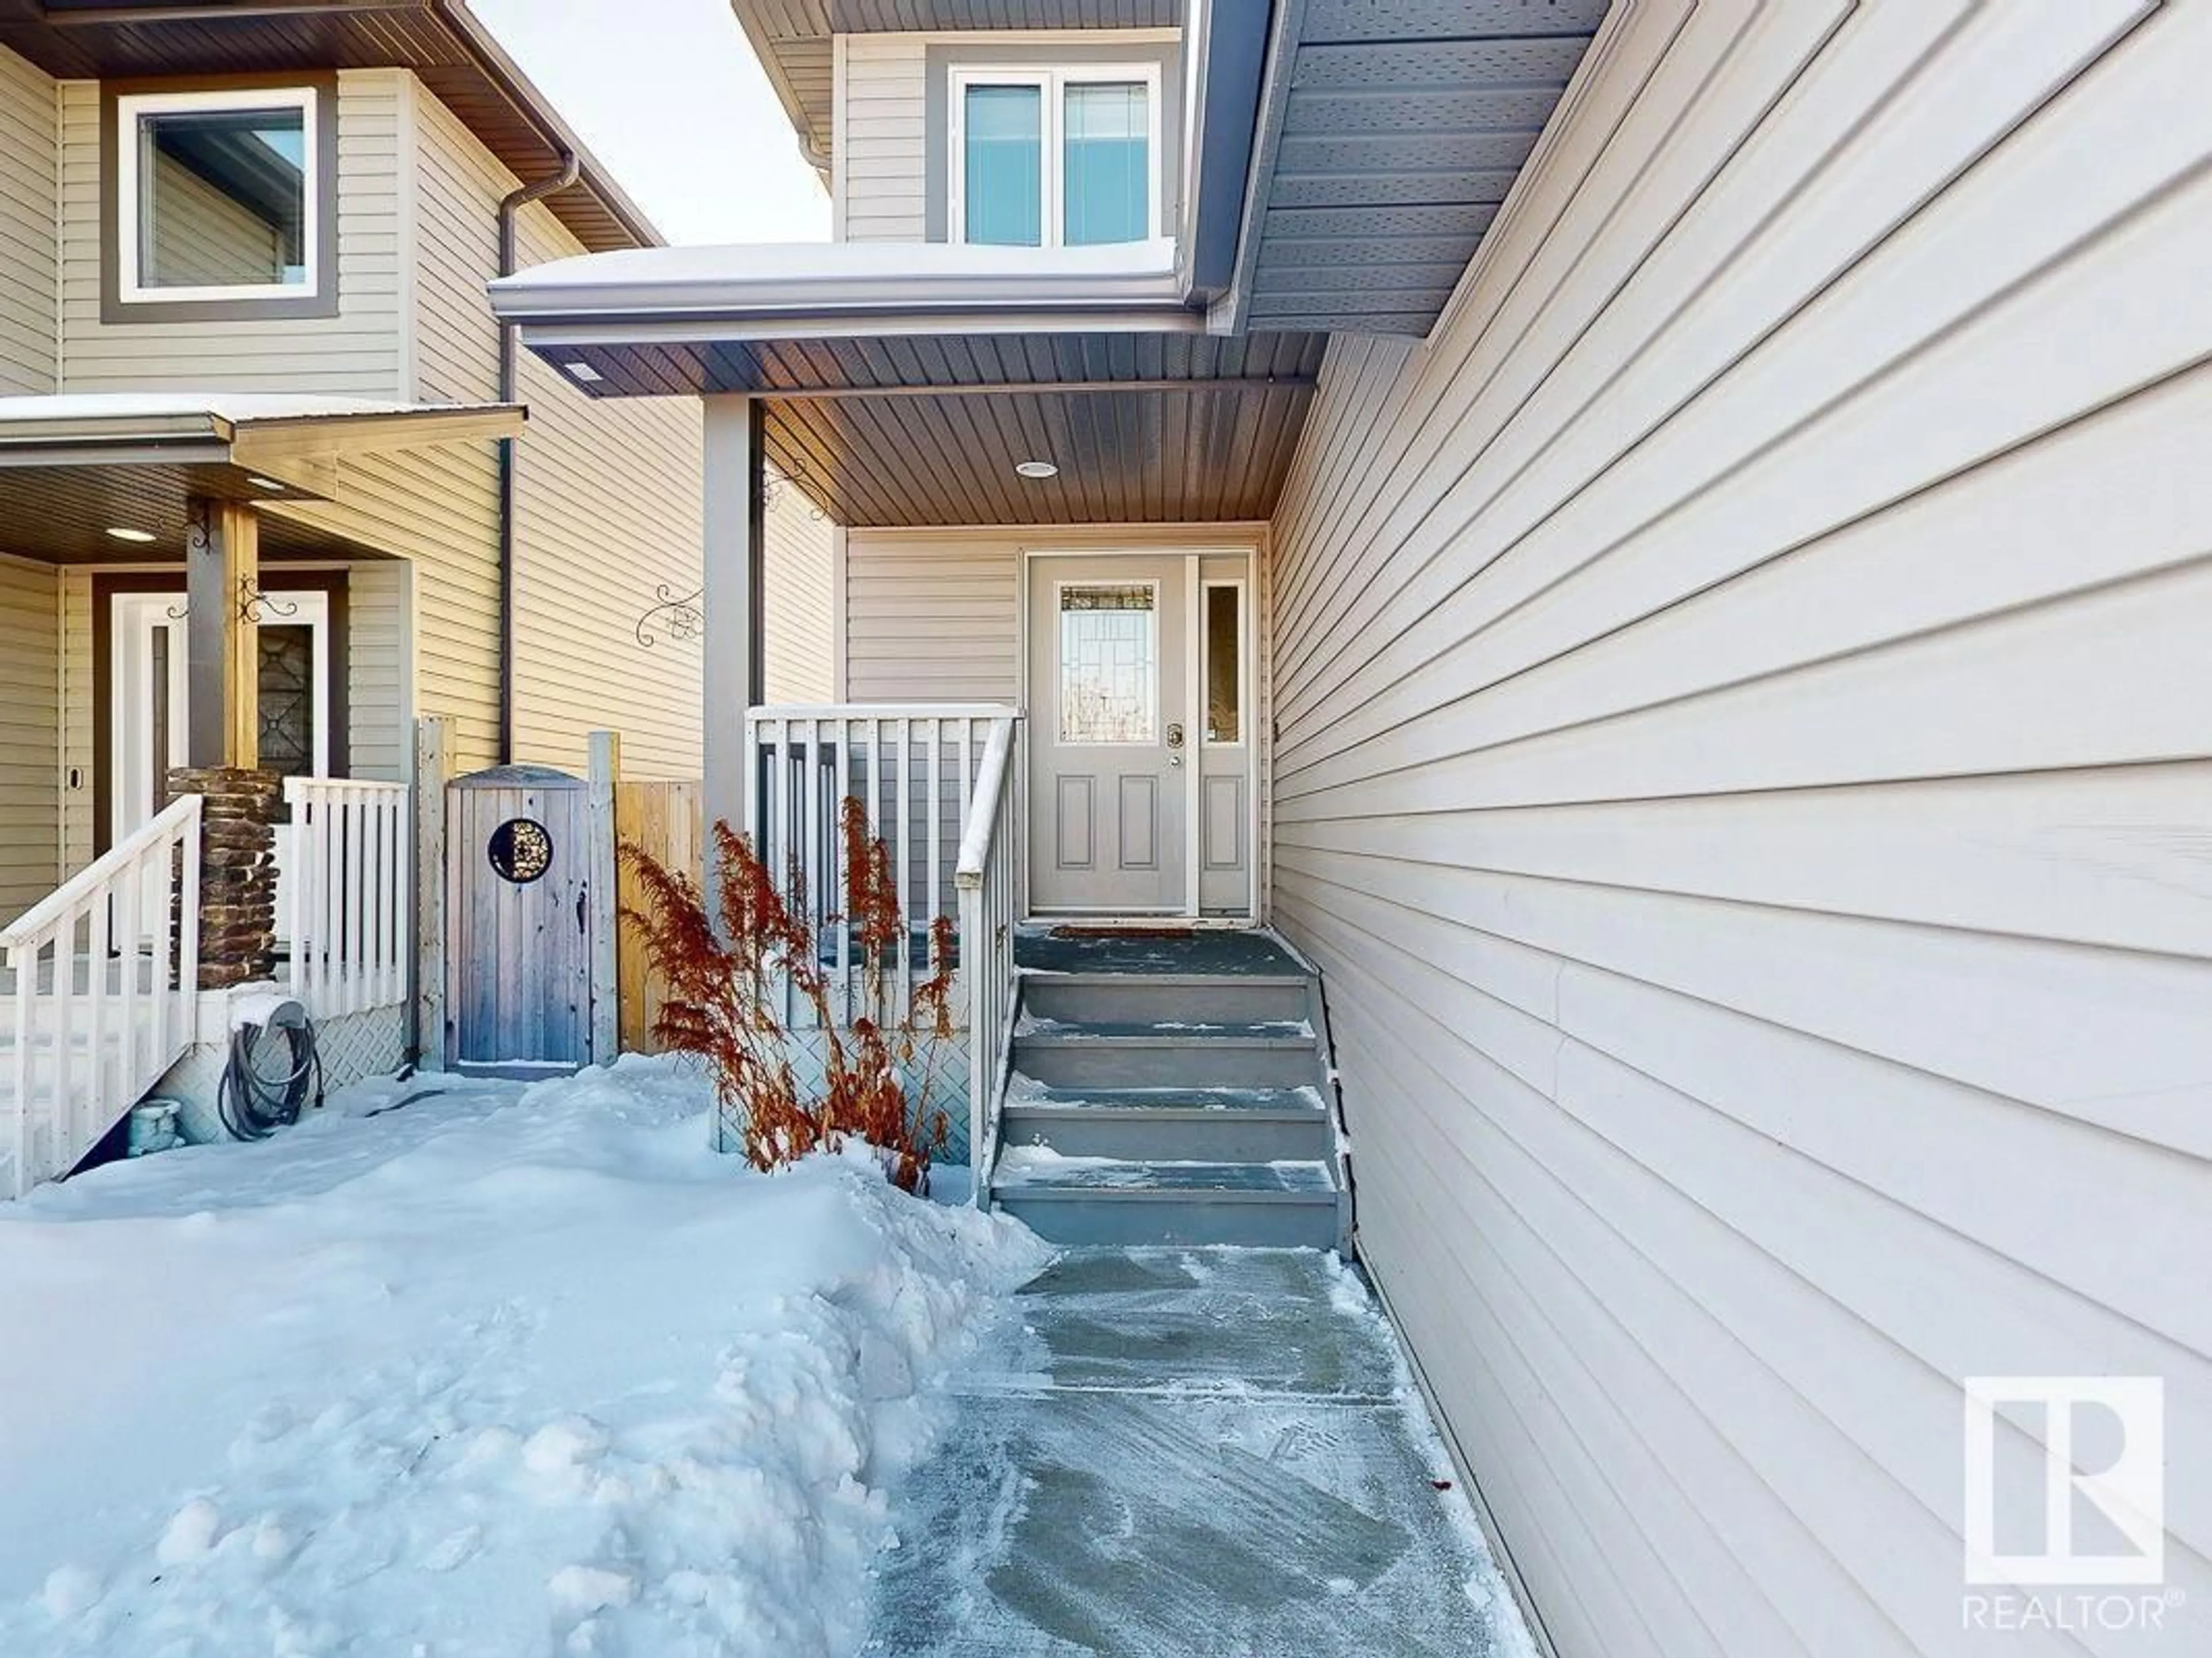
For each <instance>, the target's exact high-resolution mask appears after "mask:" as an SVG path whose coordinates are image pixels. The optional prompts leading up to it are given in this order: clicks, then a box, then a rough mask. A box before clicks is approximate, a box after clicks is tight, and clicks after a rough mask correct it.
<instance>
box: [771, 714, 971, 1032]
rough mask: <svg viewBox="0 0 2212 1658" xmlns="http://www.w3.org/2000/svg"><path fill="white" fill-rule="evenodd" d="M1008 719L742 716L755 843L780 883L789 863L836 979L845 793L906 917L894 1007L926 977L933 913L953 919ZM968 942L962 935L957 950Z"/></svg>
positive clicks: (851, 960)
mask: <svg viewBox="0 0 2212 1658" xmlns="http://www.w3.org/2000/svg"><path fill="white" fill-rule="evenodd" d="M1013 718H1014V710H1013V709H1012V708H1000V707H997V706H995V705H993V704H988V703H953V704H945V705H939V706H931V707H912V708H909V707H906V706H903V705H888V704H868V703H851V704H842V705H832V706H824V707H819V708H755V709H753V710H752V711H751V712H750V714H748V715H747V716H746V720H745V730H746V756H745V759H746V767H747V770H746V775H747V776H748V777H749V778H750V780H751V782H752V801H753V808H752V817H753V821H752V823H751V824H750V826H749V827H750V829H751V831H752V835H753V844H754V846H755V847H757V848H759V850H760V853H761V855H762V857H763V859H764V860H765V862H766V863H767V865H768V867H769V871H770V872H772V873H773V874H774V875H775V878H776V879H777V881H778V882H779V883H780V884H781V883H786V882H787V873H788V872H790V871H792V870H793V869H796V870H797V871H798V872H799V874H800V876H801V877H802V878H803V880H804V883H805V892H806V904H807V909H808V912H809V915H808V919H809V920H811V921H812V922H813V923H814V926H815V932H816V936H817V939H818V940H819V941H820V944H821V947H822V950H823V962H824V964H825V965H828V966H831V967H834V968H836V969H837V972H836V975H835V977H836V981H837V982H838V983H840V984H841V985H842V984H843V983H846V982H848V970H849V969H851V968H852V967H854V965H856V959H855V957H854V950H853V944H852V940H851V938H850V937H849V936H848V928H847V926H846V925H845V919H844V917H843V915H842V914H841V912H842V910H843V908H845V876H846V871H845V866H844V848H843V844H842V839H841V837H840V835H839V833H838V814H839V812H840V811H841V810H842V805H843V803H844V801H845V800H847V799H856V800H858V801H860V804H861V805H863V806H865V807H866V809H867V814H868V823H869V826H870V830H871V833H872V835H875V836H876V837H878V839H880V840H882V841H884V844H885V846H886V847H888V848H889V849H890V865H891V878H892V879H893V881H894V882H895V883H896V885H897V888H898V894H899V907H900V908H901V910H902V912H903V913H904V914H905V916H906V921H907V926H906V935H905V937H904V938H902V939H901V940H900V941H899V958H898V962H897V966H896V972H895V973H893V974H892V975H891V979H892V986H891V988H892V991H893V993H894V999H893V1007H894V1008H895V1009H896V1010H903V1009H904V1008H905V1007H906V1006H907V1005H908V997H909V996H910V995H911V993H912V990H913V987H914V986H915V984H916V983H917V982H918V981H921V980H922V979H924V978H927V976H928V975H929V971H930V963H929V934H930V927H931V924H932V923H933V921H934V920H936V919H937V918H938V917H939V916H942V917H945V918H946V919H948V920H951V921H952V922H954V923H955V925H956V926H957V923H958V921H959V920H960V914H959V907H958V904H957V898H956V895H955V889H954V884H953V872H954V868H955V866H956V865H957V864H958V862H959V859H960V849H961V846H962V844H963V841H965V840H966V839H967V836H968V832H969V826H970V823H971V820H972V814H973V811H974V804H973V803H974V801H975V790H976V784H977V782H978V780H979V772H980V769H981V766H982V763H983V757H984V753H985V750H986V747H987V744H988V741H989V739H990V738H991V735H992V733H993V732H994V730H995V729H996V728H997V727H998V726H1000V725H1002V724H1003V725H1006V726H1011V724H1012V720H1013ZM966 947H967V941H966V940H965V938H963V939H961V940H960V942H959V949H960V950H961V951H962V952H963V954H964V952H965V950H966ZM963 965H964V963H963Z"/></svg>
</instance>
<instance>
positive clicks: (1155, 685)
mask: <svg viewBox="0 0 2212 1658" xmlns="http://www.w3.org/2000/svg"><path fill="white" fill-rule="evenodd" d="M1190 588H1191V569H1190V564H1189V562H1188V559H1187V558H1186V557H1185V556H1182V555H1179V554H1175V555H1168V556H1161V557H1109V558H1060V557H1050V558H1038V559H1036V560H1035V561H1033V562H1032V564H1031V568H1030V629H1029V635H1030V698H1029V703H1030V706H1029V725H1030V908H1032V909H1035V910H1036V911H1038V912H1040V913H1051V912H1060V913H1068V912H1089V913H1091V914H1112V915H1146V914H1183V913H1185V911H1186V910H1187V909H1188V907H1189V902H1190V893H1189V890H1188V889H1189V879H1188V877H1189V858H1188V827H1189V821H1190V820H1189V811H1190V794H1191V786H1190V778H1191V769H1192V768H1191V766H1190V764H1189V761H1190V756H1191V754H1192V751H1193V747H1194V744H1193V741H1192V731H1193V714H1192V709H1191V701H1192V698H1191V692H1192V689H1193V687H1192V683H1191V677H1190V673H1189V665H1188V657H1189V648H1188V647H1189V643H1190V636H1189V633H1188V628H1189V625H1190V616H1189V592H1190Z"/></svg>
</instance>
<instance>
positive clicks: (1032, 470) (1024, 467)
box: [1014, 460, 1060, 478]
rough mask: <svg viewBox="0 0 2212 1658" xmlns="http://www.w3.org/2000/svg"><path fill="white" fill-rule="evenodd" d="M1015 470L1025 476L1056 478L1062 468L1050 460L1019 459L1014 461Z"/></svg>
mask: <svg viewBox="0 0 2212 1658" xmlns="http://www.w3.org/2000/svg"><path fill="white" fill-rule="evenodd" d="M1014 471H1017V472H1019V473H1020V474H1021V475H1022V476H1023V477H1025V478H1056V477H1059V476H1060V468H1059V467H1057V466H1055V465H1053V464H1052V463H1051V462H1050V461H1048V460H1018V461H1016V462H1015V463H1014Z"/></svg>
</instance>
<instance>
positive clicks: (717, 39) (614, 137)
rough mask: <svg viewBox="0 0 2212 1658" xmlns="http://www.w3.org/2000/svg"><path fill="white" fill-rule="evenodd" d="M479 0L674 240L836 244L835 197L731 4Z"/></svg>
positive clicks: (526, 66) (529, 69)
mask: <svg viewBox="0 0 2212 1658" xmlns="http://www.w3.org/2000/svg"><path fill="white" fill-rule="evenodd" d="M469 9H471V11H472V12H474V13H475V14H476V15H477V18H479V19H480V20H481V21H483V24H484V25H485V27H488V28H489V29H490V30H491V32H492V33H493V34H495V36H497V37H498V39H499V42H500V44H501V46H505V47H506V48H507V52H508V53H509V54H510V55H511V56H512V57H513V58H514V60H515V62H516V63H518V64H520V65H521V66H522V70H523V73H524V74H526V75H527V76H529V77H530V78H531V79H532V81H534V82H537V84H538V90H539V91H541V92H543V93H544V94H545V95H546V97H547V98H549V99H550V100H552V103H553V106H554V107H555V108H556V109H557V110H559V111H560V112H561V114H562V118H564V119H565V120H566V121H567V122H568V125H569V126H570V128H571V129H572V130H573V131H574V132H575V133H576V135H577V136H578V137H580V138H581V139H582V140H583V141H584V143H586V145H587V146H588V147H589V148H590V149H591V151H592V155H595V156H597V157H598V158H599V161H600V163H601V164H602V165H603V166H604V167H605V169H606V171H607V172H608V173H611V174H612V175H613V177H614V179H615V181H616V182H617V183H618V184H619V185H622V187H623V189H624V190H625V191H629V196H630V199H631V200H633V201H635V203H637V204H638V205H639V206H640V207H641V208H643V209H644V210H645V211H646V215H647V217H649V218H650V219H651V220H652V221H653V223H655V224H656V225H658V226H659V227H660V231H661V234H663V235H665V237H667V239H668V240H670V241H671V242H676V243H713V242H818V241H827V240H829V193H828V192H827V191H824V190H823V188H822V186H821V185H820V184H819V183H818V182H817V179H816V176H815V173H814V170H813V168H811V167H808V166H807V165H806V163H805V162H804V161H801V160H800V159H799V141H798V138H797V137H796V136H795V135H794V134H793V131H792V128H791V123H790V121H789V120H788V119H787V118H786V117H785V115H784V112H783V106H782V105H781V104H779V103H778V102H777V101H776V98H775V92H774V90H773V89H771V88H770V87H769V83H768V77H767V76H766V75H764V74H763V72H762V70H761V67H760V64H759V61H758V60H757V58H755V57H754V56H753V51H752V47H751V46H750V43H749V42H747V40H746V39H745V37H744V31H743V30H741V29H740V28H738V20H737V18H736V16H735V15H733V14H732V12H731V10H730V7H729V3H728V0H472V3H471V6H470V8H469Z"/></svg>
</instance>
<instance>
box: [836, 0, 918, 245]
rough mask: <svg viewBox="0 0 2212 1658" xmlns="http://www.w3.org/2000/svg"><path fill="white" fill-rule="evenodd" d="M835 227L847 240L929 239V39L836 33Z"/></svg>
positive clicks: (842, 238) (906, 240)
mask: <svg viewBox="0 0 2212 1658" xmlns="http://www.w3.org/2000/svg"><path fill="white" fill-rule="evenodd" d="M836 44H837V51H836V57H837V63H838V66H839V67H838V79H837V96H836V104H835V106H834V109H833V117H834V123H835V128H836V136H835V139H834V142H833V145H832V152H833V155H834V156H835V173H836V189H835V191H834V192H833V193H834V195H835V197H836V201H835V203H834V205H833V209H832V221H831V222H832V225H833V227H834V234H835V235H836V239H837V240H839V241H844V242H919V241H924V240H927V235H928V232H927V224H928V180H927V172H926V169H927V74H926V66H927V42H926V41H925V39H923V37H922V36H921V35H918V34H845V35H840V36H838V37H837V43H836Z"/></svg>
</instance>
